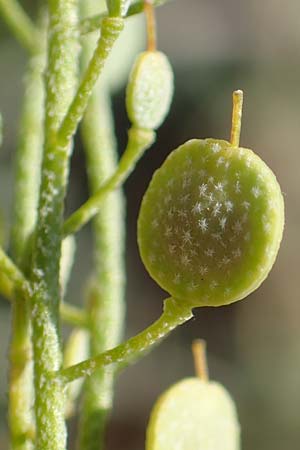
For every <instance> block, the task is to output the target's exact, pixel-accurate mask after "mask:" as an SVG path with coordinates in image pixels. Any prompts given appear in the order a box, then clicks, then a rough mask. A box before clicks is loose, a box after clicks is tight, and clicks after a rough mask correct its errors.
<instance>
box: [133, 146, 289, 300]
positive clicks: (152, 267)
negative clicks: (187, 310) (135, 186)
mask: <svg viewBox="0 0 300 450" xmlns="http://www.w3.org/2000/svg"><path fill="white" fill-rule="evenodd" d="M283 225H284V204H283V198H282V195H281V190H280V186H279V185H278V183H277V180H276V178H275V175H274V174H273V172H272V171H271V170H270V169H269V168H268V166H267V165H266V164H265V163H264V162H263V161H262V160H261V159H260V158H259V157H258V156H257V155H255V153H253V152H252V151H251V150H249V149H245V148H237V147H233V146H232V145H231V144H229V143H228V142H226V141H222V140H214V139H206V140H196V139H195V140H191V141H188V142H187V143H185V144H183V145H181V146H180V147H179V148H177V149H176V150H175V151H173V152H172V153H171V154H170V155H169V156H168V158H167V159H166V161H165V162H164V163H163V165H162V166H161V167H160V168H159V169H158V170H157V171H156V172H155V174H154V176H153V178H152V181H151V183H150V185H149V187H148V190H147V192H146V194H145V195H144V198H143V202H142V206H141V209H140V214H139V219H138V243H139V249H140V254H141V257H142V260H143V262H144V264H145V266H146V268H147V270H148V272H149V273H150V275H151V276H152V277H153V278H154V280H155V281H156V282H157V283H158V284H159V285H160V286H161V287H162V288H163V289H165V290H166V291H167V292H169V293H170V294H171V295H172V296H173V297H174V298H176V299H179V300H181V301H184V302H188V303H189V304H190V305H191V306H192V307H196V306H219V305H224V304H228V303H232V302H235V301H237V300H241V299H243V298H244V297H246V296H247V295H248V294H250V293H251V292H252V291H254V290H255V289H256V288H257V287H258V286H259V285H260V284H261V283H262V281H263V280H264V279H265V278H266V276H267V275H268V273H269V271H270V269H271V267H272V265H273V263H274V261H275V258H276V255H277V252H278V249H279V245H280V241H281V238H282V232H283Z"/></svg>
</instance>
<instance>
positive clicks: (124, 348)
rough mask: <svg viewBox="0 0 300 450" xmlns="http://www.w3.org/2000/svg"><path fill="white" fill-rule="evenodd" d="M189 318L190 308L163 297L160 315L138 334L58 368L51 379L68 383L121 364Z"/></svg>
mask: <svg viewBox="0 0 300 450" xmlns="http://www.w3.org/2000/svg"><path fill="white" fill-rule="evenodd" d="M192 317H193V313H192V311H191V309H190V307H188V306H186V305H180V304H178V302H177V301H176V300H175V299H173V298H168V299H167V300H165V303H164V311H163V314H162V315H161V316H160V318H159V319H158V320H157V321H156V322H154V323H153V324H152V325H150V326H149V327H148V328H146V329H145V330H143V331H142V332H141V333H139V334H137V335H136V336H134V337H132V338H131V339H129V340H128V341H126V342H123V343H122V344H120V345H118V346H117V347H115V348H113V349H111V350H108V351H106V352H104V353H102V354H101V355H98V356H96V357H94V358H90V359H88V360H86V361H83V362H82V363H79V364H76V365H74V366H71V367H68V368H66V369H63V370H60V371H58V372H56V373H54V374H53V376H54V378H55V379H60V380H62V382H63V383H69V382H70V381H73V380H76V379H77V378H80V377H84V376H90V375H91V374H92V373H93V372H94V371H95V370H98V369H100V368H102V367H105V366H108V365H111V364H117V365H118V366H122V367H124V366H126V365H128V364H130V363H133V362H135V361H136V360H137V359H138V358H140V357H141V356H143V355H144V354H145V353H146V352H149V351H150V350H151V349H152V348H153V347H154V346H155V345H157V344H158V343H159V342H161V341H162V339H163V338H165V337H166V336H167V335H168V334H169V333H170V332H171V331H172V330H174V328H176V327H177V326H179V325H182V324H183V323H185V322H186V321H187V320H189V319H191V318H192Z"/></svg>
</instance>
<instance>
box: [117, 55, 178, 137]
mask: <svg viewBox="0 0 300 450" xmlns="http://www.w3.org/2000/svg"><path fill="white" fill-rule="evenodd" d="M173 90H174V87H173V71H172V68H171V65H170V63H169V60H168V58H167V57H166V55H165V54H164V53H162V52H158V51H146V52H143V53H141V54H140V55H138V57H137V58H136V60H135V63H134V66H133V68H132V71H131V74H130V77H129V82H128V85H127V91H126V107H127V113H128V117H129V119H130V121H131V122H132V124H133V125H134V126H136V127H137V128H146V129H149V130H155V129H157V128H158V127H159V126H160V125H161V124H162V122H163V121H164V119H165V117H166V115H167V113H168V111H169V109H170V104H171V101H172V96H173Z"/></svg>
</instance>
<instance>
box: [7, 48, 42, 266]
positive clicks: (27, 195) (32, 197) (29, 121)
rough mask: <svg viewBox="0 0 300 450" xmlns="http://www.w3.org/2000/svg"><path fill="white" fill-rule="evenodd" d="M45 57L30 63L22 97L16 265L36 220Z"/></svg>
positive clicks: (14, 238) (14, 242) (14, 243)
mask: <svg viewBox="0 0 300 450" xmlns="http://www.w3.org/2000/svg"><path fill="white" fill-rule="evenodd" d="M44 66H45V55H44V54H41V55H36V56H34V57H33V58H31V60H30V62H29V69H28V71H27V74H26V78H25V95H24V100H23V111H22V116H21V126H20V132H19V136H20V139H19V145H18V148H17V154H16V170H15V180H16V181H15V193H14V202H13V208H14V209H13V227H12V253H13V255H14V259H15V260H16V261H17V263H18V264H21V265H22V259H23V257H24V253H27V251H26V245H27V242H28V240H29V238H30V237H31V234H32V232H33V230H34V227H35V223H36V216H37V204H38V189H37V186H39V184H40V165H41V157H42V148H43V103H44V92H43V80H42V72H43V70H44Z"/></svg>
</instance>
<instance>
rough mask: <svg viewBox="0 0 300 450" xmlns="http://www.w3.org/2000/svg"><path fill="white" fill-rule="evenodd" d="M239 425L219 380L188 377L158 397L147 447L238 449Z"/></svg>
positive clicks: (165, 449)
mask: <svg viewBox="0 0 300 450" xmlns="http://www.w3.org/2000/svg"><path fill="white" fill-rule="evenodd" d="M239 448H240V427H239V423H238V419H237V413H236V410H235V405H234V402H233V401H232V399H231V397H230V395H229V394H228V392H227V391H226V390H225V389H224V388H223V386H221V385H220V384H219V383H215V382H204V381H201V380H200V379H199V378H187V379H184V380H182V381H180V382H179V383H176V384H175V385H174V386H172V387H171V388H170V389H168V390H167V391H166V392H165V393H164V394H162V396H161V397H160V398H159V399H158V401H157V402H156V404H155V405H154V408H153V410H152V413H151V417H150V421H149V425H148V429H147V437H146V450H170V449H172V450H238V449H239Z"/></svg>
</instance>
